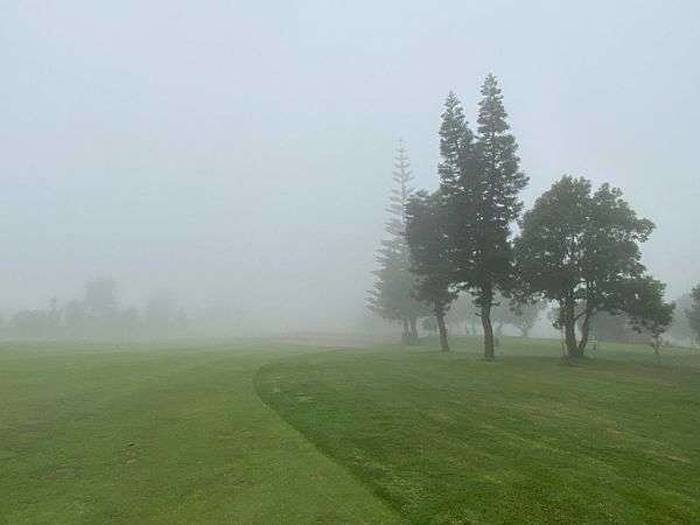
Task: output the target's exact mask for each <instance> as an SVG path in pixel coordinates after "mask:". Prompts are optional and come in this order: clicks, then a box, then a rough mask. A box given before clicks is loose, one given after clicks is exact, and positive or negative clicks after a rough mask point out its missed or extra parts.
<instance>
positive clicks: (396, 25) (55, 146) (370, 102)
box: [0, 1, 700, 334]
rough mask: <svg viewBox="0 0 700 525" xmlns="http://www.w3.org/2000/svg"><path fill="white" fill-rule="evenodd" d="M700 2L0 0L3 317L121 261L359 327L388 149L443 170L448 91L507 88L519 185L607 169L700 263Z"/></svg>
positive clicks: (219, 304) (424, 175)
mask: <svg viewBox="0 0 700 525" xmlns="http://www.w3.org/2000/svg"><path fill="white" fill-rule="evenodd" d="M698 15H700V8H698V6H697V4H696V3H695V2H692V1H686V2H660V1H654V2H633V1H622V2H613V3H610V2H602V1H598V2H584V3H570V2H567V3H563V2H556V1H551V2H504V1H501V2H457V1H454V2H440V3H438V4H432V3H424V2H381V3H379V2H351V3H339V2H271V1H261V2H255V3H242V2H196V3H193V2H173V1H168V2H165V1H157V2H147V3H144V2H135V1H124V2H87V1H74V2H55V3H49V2H31V1H30V2H18V1H7V2H4V3H3V5H2V6H0V71H1V77H2V81H1V82H0V183H1V184H0V188H1V189H0V235H1V236H2V237H1V239H2V248H1V250H2V254H1V256H0V268H1V269H2V271H0V312H1V313H2V315H3V317H5V318H9V317H10V316H11V315H12V314H13V313H15V312H17V311H18V310H22V309H36V308H46V307H47V305H49V302H50V301H51V300H52V298H56V301H57V303H58V305H59V306H61V305H65V304H67V303H68V302H69V301H71V300H73V299H75V298H78V297H80V296H81V295H82V294H83V290H84V286H85V283H86V281H89V280H94V279H98V278H112V279H114V281H115V282H116V283H117V295H118V297H119V300H120V303H122V304H124V305H133V306H137V307H141V306H142V305H144V304H146V303H148V301H149V300H150V299H149V298H152V296H153V294H158V293H160V291H163V290H165V291H167V293H169V294H170V295H171V296H172V297H175V298H176V301H177V304H178V308H181V309H183V310H184V311H185V312H186V313H187V315H188V316H190V317H194V318H197V319H202V318H207V317H211V318H214V319H215V321H216V322H217V323H219V324H222V325H227V326H229V327H230V329H231V332H235V333H241V334H243V333H245V334H248V333H260V332H265V333H269V332H289V331H304V330H357V329H359V328H361V327H363V326H364V324H363V323H364V321H363V319H364V318H365V317H366V315H367V314H366V308H365V300H366V297H367V290H368V289H369V288H370V287H371V285H372V274H371V271H372V270H373V269H375V268H376V263H375V250H376V248H377V247H378V245H379V241H380V239H381V238H382V237H383V235H384V233H383V228H384V222H385V221H386V219H387V214H386V212H385V208H386V205H387V199H388V195H389V191H390V188H391V186H392V179H391V171H392V163H393V160H392V159H393V156H394V150H395V147H396V145H397V141H398V139H399V138H403V139H404V140H405V141H406V147H407V152H408V155H409V157H410V160H411V164H412V168H413V174H414V176H415V181H414V183H415V185H416V186H418V187H424V188H429V189H434V188H435V187H436V186H437V183H438V179H437V175H436V170H437V163H438V160H439V150H438V135H437V130H438V128H439V125H440V113H441V110H442V104H443V101H444V99H445V96H446V95H447V93H448V91H449V90H454V91H455V92H456V93H457V94H458V95H459V96H460V97H461V99H462V101H463V102H464V105H465V109H466V111H467V118H468V120H469V121H470V122H473V121H474V119H475V114H476V104H477V101H478V93H479V86H480V85H481V83H482V82H483V79H484V78H485V76H486V75H487V74H488V73H489V72H493V73H495V74H496V75H497V76H498V78H499V80H500V83H501V86H502V88H503V93H504V97H505V103H506V107H507V110H508V113H509V121H510V123H511V126H512V129H513V133H514V134H515V135H516V136H517V138H518V143H519V145H520V149H519V155H520V157H521V166H522V169H523V171H524V172H525V173H526V174H527V175H528V176H529V177H530V184H529V186H528V187H527V188H526V189H525V190H524V192H523V194H522V197H523V199H524V201H525V205H526V209H527V208H529V207H530V206H531V205H532V203H533V201H534V198H535V197H536V196H537V195H539V194H540V193H542V191H544V190H545V189H547V188H548V187H549V186H550V185H551V183H552V182H553V181H554V180H556V179H558V178H559V177H560V176H561V175H563V174H571V175H574V176H585V177H586V178H589V179H591V180H592V181H593V183H594V184H596V185H598V184H600V183H602V182H610V183H611V184H613V185H615V186H619V187H620V188H622V190H623V191H624V195H625V198H626V199H627V200H628V201H629V202H630V203H631V205H632V206H633V207H634V209H635V210H637V211H638V213H639V214H640V216H642V217H648V218H650V219H651V220H653V221H654V222H655V223H656V225H657V228H656V230H655V231H654V233H653V234H652V236H651V238H650V240H649V242H648V243H646V244H645V245H644V246H643V256H644V261H645V264H646V266H647V267H648V269H649V271H650V272H651V273H652V274H654V276H656V277H657V278H658V279H660V280H661V281H663V282H665V283H667V285H668V288H667V291H666V294H667V298H668V299H675V298H676V297H678V296H680V295H682V294H685V293H687V292H688V291H689V290H690V288H691V287H692V286H693V285H694V284H695V283H697V282H698V281H700V271H699V270H698V265H697V261H698V258H699V257H700V243H698V239H699V237H698V232H697V225H698V224H700V207H698V206H697V205H696V203H697V202H698V198H699V197H700V184H699V183H698V163H697V158H696V157H697V154H696V151H697V146H696V142H697V137H696V128H697V123H698V122H699V121H700V100H699V99H698V97H697V93H698V86H699V85H700V62H699V61H698V60H697V54H698V49H700V30H698V27H697V21H698Z"/></svg>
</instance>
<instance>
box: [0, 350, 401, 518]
mask: <svg viewBox="0 0 700 525" xmlns="http://www.w3.org/2000/svg"><path fill="white" fill-rule="evenodd" d="M310 350H313V349H299V348H294V347H285V348H284V349H282V348H270V345H258V344H256V345H240V344H239V345H219V346H210V345H207V346H201V345H197V346H192V347H185V346H167V347H166V346H159V347H155V348H154V347H147V346H143V347H139V346H126V347H115V346H109V345H94V346H88V345H79V346H74V345H61V346H56V345H21V346H17V345H7V344H6V345H3V346H1V347H0V471H1V472H2V476H0V523H8V524H21V523H32V524H34V523H46V524H57V523H70V524H76V523H91V524H92V523H95V524H102V523H128V524H137V523H164V524H165V523H167V524H175V523H183V524H184V523H187V524H191V523H383V522H387V523H390V522H392V521H395V520H396V514H395V513H394V512H393V511H392V510H391V509H389V508H388V506H387V505H386V504H385V503H384V502H383V501H382V500H381V499H379V498H377V497H375V496H374V495H373V494H372V492H371V491H370V490H369V488H368V487H366V486H365V485H363V484H362V483H361V482H360V481H358V480H357V479H356V478H354V477H353V476H351V475H350V474H349V473H348V472H347V471H346V470H345V469H344V468H342V467H341V466H339V465H337V464H336V463H335V462H333V460H332V459H329V458H328V457H326V456H324V455H323V454H322V453H320V452H319V451H318V450H317V449H316V448H315V447H314V446H313V445H311V444H310V443H309V442H308V441H306V440H305V439H304V437H303V436H302V435H300V434H299V433H298V432H296V431H295V430H293V429H292V428H291V427H290V426H289V425H287V424H286V423H285V422H284V421H283V420H282V419H281V418H280V417H279V416H278V415H277V414H275V413H274V412H273V411H272V410H270V409H269V408H268V407H267V406H265V404H264V403H262V401H261V400H260V398H259V397H258V396H257V395H256V393H255V390H254V388H253V377H254V375H255V372H256V370H257V369H258V368H259V367H260V366H262V365H263V364H265V363H267V362H269V361H270V360H273V359H277V358H279V357H282V356H285V355H287V356H288V355H290V354H294V353H299V352H302V351H310Z"/></svg>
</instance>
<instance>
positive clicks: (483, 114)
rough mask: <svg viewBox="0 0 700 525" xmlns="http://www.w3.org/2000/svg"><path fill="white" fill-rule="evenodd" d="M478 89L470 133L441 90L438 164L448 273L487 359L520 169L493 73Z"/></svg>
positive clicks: (521, 182) (507, 266)
mask: <svg viewBox="0 0 700 525" xmlns="http://www.w3.org/2000/svg"><path fill="white" fill-rule="evenodd" d="M481 94H482V100H481V102H480V103H479V116H478V121H477V123H478V134H477V137H476V141H473V137H472V133H471V131H469V128H468V125H467V122H466V119H465V118H464V113H463V111H462V108H461V104H459V101H458V100H457V97H456V96H455V95H454V94H453V93H450V94H449V95H448V97H447V101H446V102H445V110H444V112H443V114H442V118H443V122H442V126H441V128H440V154H441V156H442V159H443V160H442V162H441V163H440V165H439V167H438V172H439V174H440V189H441V192H442V193H443V194H444V195H445V202H446V206H447V207H448V213H447V217H448V219H447V220H448V227H447V230H446V231H447V235H448V237H449V239H450V254H451V258H452V263H453V266H454V268H455V277H456V281H457V283H458V284H459V286H460V287H461V288H462V289H464V290H465V291H469V292H470V293H471V294H472V296H473V297H474V302H475V304H476V306H477V307H478V309H479V316H480V317H481V323H482V327H483V331H484V357H485V358H486V359H493V357H494V340H493V326H492V324H491V309H492V307H493V305H494V302H495V297H496V292H497V291H498V290H499V289H501V290H506V289H507V288H508V285H509V282H510V280H511V277H512V274H513V271H512V253H511V252H512V250H511V244H510V241H509V236H510V225H511V223H512V222H513V221H514V220H515V219H516V218H517V216H518V214H519V213H520V211H521V209H522V203H521V202H520V200H519V199H518V193H519V191H520V190H521V189H522V188H524V187H525V185H526V184H527V177H525V175H524V174H523V173H522V172H521V171H520V168H519V162H520V159H519V158H518V156H517V155H516V151H517V144H516V142H515V138H514V137H513V135H512V134H511V133H510V132H509V129H510V128H509V125H508V122H507V116H508V115H507V113H506V111H505V108H504V107H503V96H502V94H501V90H500V88H499V87H498V82H497V81H496V78H495V77H494V76H493V75H488V77H487V78H486V80H485V82H484V84H483V87H482V89H481Z"/></svg>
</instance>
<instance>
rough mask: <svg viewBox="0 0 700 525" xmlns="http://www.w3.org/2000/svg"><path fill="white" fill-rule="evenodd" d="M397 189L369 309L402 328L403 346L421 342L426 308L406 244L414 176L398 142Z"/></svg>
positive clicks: (390, 207) (395, 186) (396, 161)
mask: <svg viewBox="0 0 700 525" xmlns="http://www.w3.org/2000/svg"><path fill="white" fill-rule="evenodd" d="M393 180H394V188H393V189H392V190H391V196H390V198H389V206H388V207H387V212H388V213H389V220H388V221H387V223H386V227H385V231H386V233H387V234H388V238H387V239H385V240H382V241H381V246H380V248H379V250H377V262H378V263H379V269H378V270H376V271H375V272H374V274H375V276H376V277H377V279H376V281H375V284H374V287H373V288H372V290H370V292H369V297H368V307H369V308H370V310H372V311H373V312H375V313H377V314H378V315H379V316H381V317H382V318H384V319H387V320H390V321H399V322H401V323H402V325H403V335H402V339H403V341H404V342H410V343H412V342H415V341H416V340H417V339H418V329H417V321H418V318H419V317H422V316H425V315H426V314H427V312H426V306H425V305H424V304H422V303H421V302H419V301H418V300H417V299H416V298H415V291H416V290H415V285H416V279H415V277H414V275H413V274H412V273H411V271H410V268H411V261H410V253H409V249H408V244H407V242H406V221H407V217H406V205H407V204H408V202H409V200H410V198H411V196H412V195H413V193H414V189H413V187H412V186H411V182H412V180H413V176H412V174H411V166H410V162H409V160H408V155H407V153H406V148H405V145H404V143H403V141H400V142H399V146H398V148H397V151H396V157H395V158H394V171H393Z"/></svg>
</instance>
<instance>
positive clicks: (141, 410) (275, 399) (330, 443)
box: [0, 339, 700, 524]
mask: <svg viewBox="0 0 700 525" xmlns="http://www.w3.org/2000/svg"><path fill="white" fill-rule="evenodd" d="M454 346H455V349H456V350H457V351H456V352H454V353H452V354H449V355H446V354H442V353H440V352H439V351H437V347H436V346H435V345H433V344H424V345H422V346H420V347H413V348H401V347H398V346H382V347H373V348H370V349H344V350H337V351H328V350H321V349H319V348H314V347H312V346H309V347H302V346H292V345H281V344H279V343H277V344H273V343H270V344H266V343H263V342H259V343H237V344H233V343H232V344H217V345H213V344H189V345H184V344H179V345H155V346H154V345H122V346H117V345H87V344H79V345H69V344H60V345H58V344H53V345H52V344H41V345H40V344H20V345H17V344H9V343H6V344H3V345H0V470H1V472H2V476H1V477H0V523H9V524H15V523H47V524H48V523H52V524H53V523H115V522H116V523H130V524H131V523H392V522H417V523H425V522H435V523H538V522H542V523H635V524H637V523H672V522H676V523H694V522H696V523H697V522H700V483H699V480H700V354H698V353H696V352H692V351H683V350H670V349H669V350H666V351H665V354H666V355H665V356H664V358H663V359H662V362H661V364H657V363H656V362H655V359H654V357H653V353H652V352H651V350H650V349H648V348H645V347H632V346H629V347H624V346H614V345H605V348H604V349H602V350H599V351H598V352H596V353H595V355H594V356H593V357H592V358H591V359H588V360H586V361H585V362H584V363H582V364H580V365H577V366H566V365H564V364H562V362H561V360H560V358H559V347H558V343H555V342H549V341H535V340H532V341H523V340H516V339H505V340H504V342H503V345H502V347H501V348H499V359H498V361H496V362H495V363H489V362H484V361H482V360H480V359H479V358H478V342H477V341H475V340H464V339H462V340H458V341H455V344H454Z"/></svg>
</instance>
